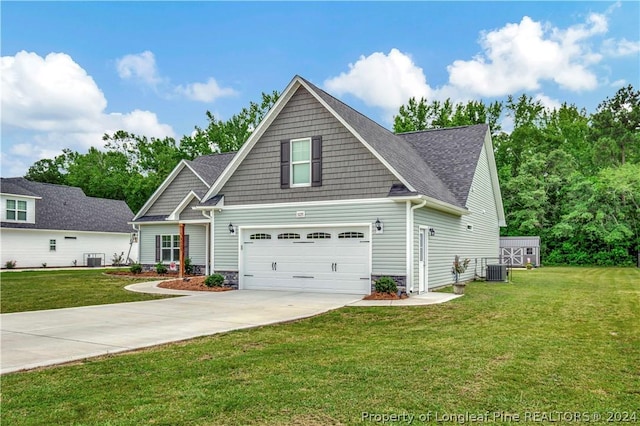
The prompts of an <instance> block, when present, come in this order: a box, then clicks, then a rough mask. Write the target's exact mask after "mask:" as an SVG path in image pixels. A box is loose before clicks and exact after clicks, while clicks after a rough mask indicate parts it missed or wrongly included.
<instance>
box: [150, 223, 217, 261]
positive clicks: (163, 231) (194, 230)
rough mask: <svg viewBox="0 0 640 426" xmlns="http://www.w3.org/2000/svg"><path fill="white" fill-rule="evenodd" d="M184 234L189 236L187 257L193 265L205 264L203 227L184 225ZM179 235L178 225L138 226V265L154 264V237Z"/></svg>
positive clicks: (204, 229)
mask: <svg viewBox="0 0 640 426" xmlns="http://www.w3.org/2000/svg"><path fill="white" fill-rule="evenodd" d="M184 232H185V234H187V235H189V257H190V258H191V261H192V263H193V264H194V265H204V264H205V263H206V260H207V259H206V257H207V256H206V253H207V252H206V244H207V243H206V241H207V240H206V233H207V227H206V226H205V225H186V226H185V229H184ZM179 233H180V229H179V227H178V224H167V225H140V235H139V241H140V263H142V264H154V263H156V235H177V234H179Z"/></svg>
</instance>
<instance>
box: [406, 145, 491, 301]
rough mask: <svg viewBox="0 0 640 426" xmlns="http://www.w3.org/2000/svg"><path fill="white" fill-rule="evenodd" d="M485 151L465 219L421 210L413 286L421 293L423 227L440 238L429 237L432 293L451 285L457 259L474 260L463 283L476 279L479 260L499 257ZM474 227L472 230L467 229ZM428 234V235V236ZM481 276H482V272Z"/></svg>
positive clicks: (417, 214)
mask: <svg viewBox="0 0 640 426" xmlns="http://www.w3.org/2000/svg"><path fill="white" fill-rule="evenodd" d="M485 149H486V145H485V146H484V147H483V148H482V152H481V153H480V157H479V159H478V165H477V168H476V171H475V174H474V177H473V183H472V184H471V190H470V192H469V197H468V198H467V209H468V210H469V211H470V212H471V213H470V214H469V215H465V216H455V215H450V214H447V213H443V212H439V211H435V210H432V209H428V208H425V207H423V208H421V209H417V210H416V211H415V214H414V229H413V235H414V240H413V250H414V262H413V286H414V291H417V289H418V279H419V278H418V273H419V271H418V244H419V241H418V233H419V226H420V225H422V226H427V227H431V228H434V229H435V231H436V235H435V236H433V237H430V236H428V235H427V244H428V246H427V247H428V286H429V288H430V289H433V288H437V287H442V286H445V285H447V284H451V283H452V282H453V281H454V277H453V275H452V274H451V268H452V266H453V260H454V257H455V256H456V255H458V256H460V260H461V261H462V260H464V259H465V258H469V259H471V263H470V264H469V267H468V269H467V272H465V273H464V274H462V275H461V276H460V278H459V279H460V280H461V281H465V280H470V279H473V277H474V273H475V272H476V271H475V266H476V265H475V259H478V268H479V267H480V258H483V257H489V258H494V260H495V261H497V258H498V256H499V242H500V227H499V222H498V210H497V206H496V203H495V198H494V196H493V190H492V186H491V174H490V172H489V162H488V159H487V154H486V152H485ZM468 225H471V227H472V229H471V230H469V229H468V228H467V227H468ZM427 234H428V233H427ZM477 273H479V274H480V273H481V271H480V270H478V271H477Z"/></svg>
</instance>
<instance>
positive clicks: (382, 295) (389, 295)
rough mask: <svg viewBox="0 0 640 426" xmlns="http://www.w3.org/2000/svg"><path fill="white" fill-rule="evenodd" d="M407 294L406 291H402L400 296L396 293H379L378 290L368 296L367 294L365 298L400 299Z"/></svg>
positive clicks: (404, 297)
mask: <svg viewBox="0 0 640 426" xmlns="http://www.w3.org/2000/svg"><path fill="white" fill-rule="evenodd" d="M407 297H409V296H407V295H406V293H402V296H398V295H397V294H395V293H378V292H377V291H374V292H373V293H371V294H370V295H368V296H365V297H364V298H363V299H364V300H400V299H406V298H407Z"/></svg>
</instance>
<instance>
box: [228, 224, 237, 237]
mask: <svg viewBox="0 0 640 426" xmlns="http://www.w3.org/2000/svg"><path fill="white" fill-rule="evenodd" d="M229 233H230V234H235V233H236V229H235V228H234V227H233V224H232V223H231V222H229Z"/></svg>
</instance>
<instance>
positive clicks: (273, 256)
mask: <svg viewBox="0 0 640 426" xmlns="http://www.w3.org/2000/svg"><path fill="white" fill-rule="evenodd" d="M241 237H242V246H241V254H240V256H242V270H241V271H240V280H241V288H243V289H250V290H260V289H262V290H291V291H310V292H313V291H315V292H332V293H354V294H369V292H370V287H371V284H370V281H371V275H370V264H371V260H370V253H371V251H370V245H371V241H370V239H371V238H370V231H369V228H368V227H336V228H304V229H301V228H282V229H246V230H243V232H242V236H241Z"/></svg>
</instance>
